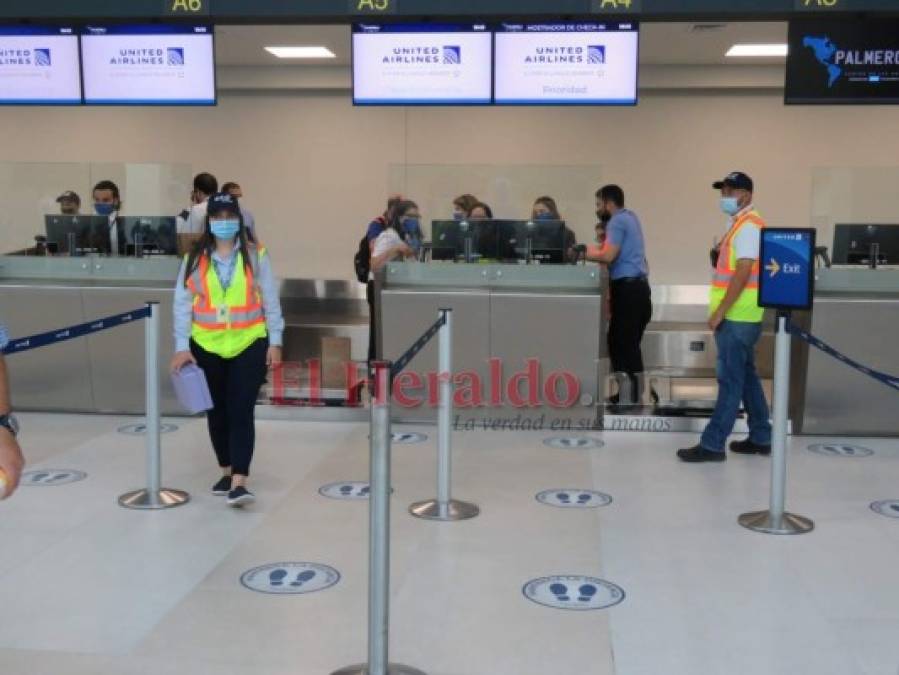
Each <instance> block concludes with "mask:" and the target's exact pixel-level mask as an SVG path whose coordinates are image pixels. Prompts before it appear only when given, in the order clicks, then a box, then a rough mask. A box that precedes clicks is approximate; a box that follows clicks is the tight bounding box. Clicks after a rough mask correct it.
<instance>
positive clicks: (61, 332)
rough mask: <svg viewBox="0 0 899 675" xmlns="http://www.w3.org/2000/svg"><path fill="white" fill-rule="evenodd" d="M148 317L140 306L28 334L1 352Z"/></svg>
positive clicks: (18, 350) (43, 344)
mask: <svg viewBox="0 0 899 675" xmlns="http://www.w3.org/2000/svg"><path fill="white" fill-rule="evenodd" d="M148 318H150V308H149V307H141V308H140V309H135V310H132V311H130V312H124V313H122V314H115V315H114V316H107V317H105V318H103V319H96V320H94V321H89V322H87V323H82V324H78V325H77V326H69V327H68V328H60V329H58V330H54V331H50V332H47V333H38V334H37V335H29V336H28V337H23V338H19V339H17V340H11V341H10V343H9V344H8V345H7V346H6V348H5V349H4V350H3V354H4V355H6V356H9V355H10V354H18V353H21V352H27V351H30V350H32V349H39V348H40V347H46V346H48V345H52V344H56V343H57V342H65V341H66V340H74V339H75V338H80V337H84V336H85V335H90V334H91V333H99V332H100V331H104V330H109V329H110V328H118V327H119V326H124V325H125V324H128V323H133V322H134V321H140V320H142V319H148Z"/></svg>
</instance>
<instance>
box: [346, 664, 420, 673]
mask: <svg viewBox="0 0 899 675" xmlns="http://www.w3.org/2000/svg"><path fill="white" fill-rule="evenodd" d="M331 675H368V665H367V664H365V663H362V664H359V665H358V666H350V667H349V668H341V669H340V670H335V671H334V672H333V673H331ZM387 675H425V673H424V671H421V670H418V669H417V668H410V667H409V666H401V665H400V664H398V663H391V664H389V665H388V666H387Z"/></svg>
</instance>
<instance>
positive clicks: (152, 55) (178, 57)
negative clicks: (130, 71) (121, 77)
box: [109, 47, 184, 68]
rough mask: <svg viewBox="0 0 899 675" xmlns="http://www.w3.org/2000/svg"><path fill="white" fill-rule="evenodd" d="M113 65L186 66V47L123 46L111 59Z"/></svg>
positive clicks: (110, 63) (110, 62)
mask: <svg viewBox="0 0 899 675" xmlns="http://www.w3.org/2000/svg"><path fill="white" fill-rule="evenodd" d="M109 65H111V66H130V67H142V66H171V67H176V68H179V67H182V66H184V47H165V48H162V47H138V48H126V47H122V48H121V49H119V50H118V53H116V54H114V55H113V56H112V57H111V58H110V59H109Z"/></svg>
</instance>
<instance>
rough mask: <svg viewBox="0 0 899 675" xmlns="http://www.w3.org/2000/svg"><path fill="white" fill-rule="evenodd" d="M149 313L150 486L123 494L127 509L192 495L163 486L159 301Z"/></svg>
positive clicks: (166, 505) (174, 501)
mask: <svg viewBox="0 0 899 675" xmlns="http://www.w3.org/2000/svg"><path fill="white" fill-rule="evenodd" d="M147 310H148V311H149V316H148V317H147V318H146V319H145V321H144V354H145V356H144V360H145V370H146V397H147V402H146V419H145V420H144V425H145V427H146V440H147V457H146V463H147V487H146V488H144V489H142V490H135V491H133V492H129V493H127V494H124V495H122V496H121V497H119V505H120V506H123V507H124V508H126V509H168V508H172V507H174V506H181V505H182V504H186V503H187V502H188V501H189V500H190V495H188V494H187V493H186V492H183V491H181V490H171V489H167V488H163V487H162V451H161V448H160V441H159V437H160V427H161V424H160V420H159V303H158V302H148V303H147Z"/></svg>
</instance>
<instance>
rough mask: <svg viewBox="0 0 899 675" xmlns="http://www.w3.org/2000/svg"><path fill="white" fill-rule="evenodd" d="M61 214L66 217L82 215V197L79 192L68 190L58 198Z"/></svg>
mask: <svg viewBox="0 0 899 675" xmlns="http://www.w3.org/2000/svg"><path fill="white" fill-rule="evenodd" d="M56 203H57V204H59V212H60V213H61V214H62V215H64V216H77V215H79V214H80V213H81V197H79V196H78V193H77V192H73V191H72V190H66V191H65V192H63V193H62V194H61V195H59V197H57V198H56Z"/></svg>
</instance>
